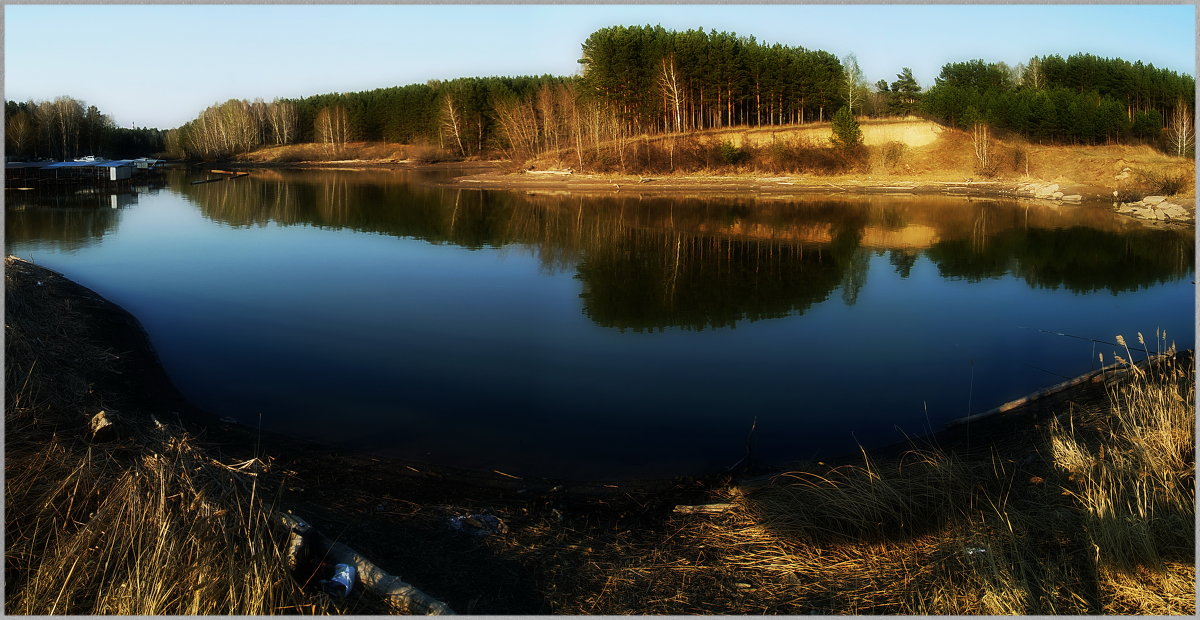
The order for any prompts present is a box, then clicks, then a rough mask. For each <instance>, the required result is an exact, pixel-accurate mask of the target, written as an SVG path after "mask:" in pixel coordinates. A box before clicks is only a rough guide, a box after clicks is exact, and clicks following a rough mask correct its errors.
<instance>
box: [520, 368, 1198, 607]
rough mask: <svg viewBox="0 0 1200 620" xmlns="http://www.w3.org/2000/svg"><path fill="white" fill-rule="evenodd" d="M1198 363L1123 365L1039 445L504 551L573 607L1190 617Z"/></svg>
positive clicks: (765, 493)
mask: <svg viewBox="0 0 1200 620" xmlns="http://www.w3.org/2000/svg"><path fill="white" fill-rule="evenodd" d="M1171 353H1173V351H1172V352H1171ZM1191 359H1192V358H1191V356H1190V355H1181V356H1178V357H1175V356H1173V355H1172V356H1170V357H1166V358H1164V361H1161V362H1160V363H1158V364H1157V365H1155V366H1153V367H1152V368H1151V369H1149V370H1140V369H1139V370H1140V371H1139V370H1130V371H1128V372H1127V375H1126V376H1125V377H1124V378H1122V379H1120V380H1115V381H1114V382H1113V383H1112V384H1111V385H1110V386H1109V388H1108V389H1109V406H1108V407H1107V408H1103V407H1101V408H1098V409H1094V410H1080V409H1077V408H1074V407H1069V408H1068V409H1067V410H1066V411H1063V412H1062V415H1060V416H1059V418H1058V420H1057V421H1051V422H1050V423H1049V424H1048V425H1047V426H1045V427H1044V428H1043V429H1042V430H1041V431H1036V432H1033V433H1032V435H1034V436H1036V437H1038V439H1037V440H1036V441H1035V442H1034V443H1032V444H1029V443H1024V444H1015V445H1006V446H1005V447H995V448H992V449H989V450H983V451H979V452H966V453H959V452H953V451H949V450H944V449H940V448H938V447H925V448H920V449H916V448H914V449H912V450H911V451H909V452H907V453H905V454H904V455H902V456H901V457H899V458H897V459H889V460H886V461H879V462H876V461H875V460H873V459H871V458H869V457H867V456H866V455H864V457H863V460H862V461H861V464H857V465H853V464H851V465H842V466H839V467H833V468H825V469H823V470H822V469H816V468H814V469H813V470H810V471H805V472H791V473H786V474H782V475H779V476H777V477H775V478H774V479H773V481H772V482H771V483H770V484H769V485H767V486H766V487H764V488H761V489H756V490H746V491H742V490H739V489H738V488H737V487H733V488H729V489H726V490H724V491H722V492H719V493H716V494H714V495H713V496H712V497H711V498H710V501H714V502H729V503H732V504H733V508H732V509H731V510H728V511H726V512H724V513H722V514H719V515H672V516H669V517H667V519H666V521H665V523H664V525H663V529H661V530H660V531H657V532H652V533H650V532H639V531H637V530H635V529H624V528H623V527H621V526H619V525H617V526H614V530H615V531H614V532H612V533H609V534H593V535H592V537H590V538H587V539H585V540H584V541H583V542H582V543H581V542H580V541H579V538H580V537H579V536H578V534H577V533H576V534H571V533H570V531H571V528H572V527H576V526H574V525H573V524H571V523H559V524H545V523H544V524H542V525H540V526H538V527H539V529H538V532H533V531H529V532H526V533H527V534H530V535H534V534H536V535H537V536H538V537H539V538H538V543H539V545H540V546H537V547H536V548H535V547H533V546H532V545H528V544H527V543H518V542H511V543H510V544H512V545H513V546H514V547H515V548H517V549H519V551H520V552H521V553H524V554H526V555H538V556H540V557H542V560H541V561H545V562H547V563H551V562H553V563H554V565H555V568H553V569H551V572H552V573H553V574H554V575H555V579H556V586H557V587H558V588H559V589H561V590H562V592H551V593H550V594H549V596H550V597H551V599H552V600H553V601H554V603H555V606H556V610H557V611H562V612H567V613H603V614H626V613H640V614H694V613H722V614H728V613H739V614H783V613H786V614H931V615H932V614H936V615H943V614H987V615H1001V614H1018V615H1034V614H1097V613H1122V614H1124V613H1137V614H1164V615H1166V614H1170V615H1174V614H1192V613H1194V612H1195V600H1194V591H1195V590H1194V588H1195V569H1194V566H1193V562H1194V553H1193V528H1192V525H1193V523H1194V459H1193V454H1194V414H1193V403H1194V371H1193V368H1192V365H1191ZM543 530H544V531H543ZM556 530H557V532H556ZM568 543H569V544H568ZM580 547H584V548H582V549H581V548H580Z"/></svg>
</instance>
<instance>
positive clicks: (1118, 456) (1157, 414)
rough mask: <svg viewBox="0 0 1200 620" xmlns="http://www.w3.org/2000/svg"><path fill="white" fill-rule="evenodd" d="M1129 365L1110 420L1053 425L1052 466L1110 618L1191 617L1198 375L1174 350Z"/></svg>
mask: <svg viewBox="0 0 1200 620" xmlns="http://www.w3.org/2000/svg"><path fill="white" fill-rule="evenodd" d="M1138 340H1139V341H1140V342H1141V344H1142V346H1143V347H1146V342H1145V339H1144V338H1143V337H1142V335H1141V334H1138ZM1119 343H1120V344H1122V345H1125V341H1124V339H1123V338H1121V339H1119ZM1126 356H1127V357H1126V358H1119V359H1131V358H1132V356H1131V354H1130V352H1129V351H1128V347H1126ZM1125 363H1126V364H1127V370H1126V371H1125V372H1127V373H1128V374H1129V375H1130V376H1131V379H1130V380H1129V381H1124V382H1120V383H1116V384H1114V385H1111V386H1110V387H1109V401H1110V403H1111V404H1110V408H1109V412H1108V415H1106V416H1103V417H1102V418H1099V419H1097V417H1096V416H1086V417H1084V418H1083V419H1074V418H1071V419H1067V420H1066V421H1062V422H1056V423H1055V424H1054V425H1053V427H1052V429H1051V447H1052V453H1053V455H1054V462H1055V465H1056V466H1057V467H1058V468H1059V469H1060V470H1062V471H1063V472H1064V473H1065V474H1066V475H1067V477H1068V479H1069V480H1071V481H1072V482H1073V485H1072V486H1071V487H1070V488H1069V492H1070V494H1071V496H1072V497H1073V498H1074V500H1075V502H1076V503H1077V505H1078V506H1079V507H1080V508H1081V509H1082V511H1083V514H1084V518H1083V523H1084V530H1085V533H1086V536H1087V539H1088V542H1089V543H1090V546H1091V549H1092V551H1093V560H1094V562H1095V565H1096V571H1097V575H1098V578H1099V580H1100V590H1101V592H1102V595H1104V596H1105V598H1106V599H1107V600H1106V604H1105V611H1106V612H1109V613H1190V611H1189V610H1192V611H1194V598H1193V595H1194V592H1195V568H1194V549H1195V529H1194V526H1195V410H1194V403H1195V370H1194V367H1193V365H1192V363H1191V358H1190V357H1189V356H1178V355H1176V354H1175V351H1174V348H1173V347H1172V348H1170V349H1168V350H1167V351H1166V352H1165V355H1162V356H1160V357H1159V359H1158V360H1157V362H1155V363H1150V364H1146V365H1145V366H1144V367H1139V366H1135V365H1133V364H1132V363H1129V362H1125Z"/></svg>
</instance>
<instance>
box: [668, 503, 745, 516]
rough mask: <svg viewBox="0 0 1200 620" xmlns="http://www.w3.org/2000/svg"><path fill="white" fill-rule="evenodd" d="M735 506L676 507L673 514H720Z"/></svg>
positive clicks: (700, 505) (702, 505)
mask: <svg viewBox="0 0 1200 620" xmlns="http://www.w3.org/2000/svg"><path fill="white" fill-rule="evenodd" d="M732 509H733V504H699V505H697V506H685V505H679V506H676V507H675V509H674V510H673V511H672V512H677V513H680V514H689V515H694V514H720V513H722V512H725V511H727V510H732Z"/></svg>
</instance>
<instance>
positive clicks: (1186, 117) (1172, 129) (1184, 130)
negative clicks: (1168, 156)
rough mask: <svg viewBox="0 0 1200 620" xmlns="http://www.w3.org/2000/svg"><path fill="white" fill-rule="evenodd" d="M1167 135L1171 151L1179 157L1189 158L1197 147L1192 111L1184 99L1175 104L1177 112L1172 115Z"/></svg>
mask: <svg viewBox="0 0 1200 620" xmlns="http://www.w3.org/2000/svg"><path fill="white" fill-rule="evenodd" d="M1166 135H1167V141H1168V144H1170V147H1171V151H1173V152H1174V153H1175V155H1176V156H1178V157H1186V156H1188V155H1189V154H1190V153H1191V152H1192V149H1194V148H1195V146H1196V127H1195V124H1194V123H1193V119H1192V109H1191V108H1190V107H1189V106H1188V104H1187V102H1186V101H1184V100H1183V99H1182V98H1181V99H1179V100H1178V101H1177V102H1176V103H1175V111H1174V112H1173V113H1172V114H1171V122H1170V123H1169V124H1168V126H1167V132H1166Z"/></svg>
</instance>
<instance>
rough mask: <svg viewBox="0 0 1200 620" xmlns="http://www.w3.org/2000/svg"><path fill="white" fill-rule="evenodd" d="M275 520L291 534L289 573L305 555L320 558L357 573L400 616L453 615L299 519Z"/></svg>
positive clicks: (288, 557) (431, 599) (282, 516)
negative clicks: (346, 565)
mask: <svg viewBox="0 0 1200 620" xmlns="http://www.w3.org/2000/svg"><path fill="white" fill-rule="evenodd" d="M279 520H280V521H281V522H282V523H283V524H284V526H285V527H287V528H288V530H289V532H291V533H290V535H289V537H288V543H287V549H286V551H285V553H286V558H287V560H288V563H289V567H290V568H292V569H293V570H295V568H296V566H299V565H300V563H301V561H302V558H303V557H304V556H305V555H306V554H307V555H309V556H317V557H324V558H325V559H326V560H328V561H330V562H332V563H335V564H349V565H351V566H353V567H354V568H355V569H356V570H357V571H358V581H359V583H361V584H362V586H363V587H364V588H367V589H368V590H370V591H371V592H373V593H375V594H376V595H378V596H379V597H381V598H382V599H384V600H385V601H387V602H388V604H390V605H391V606H393V607H395V608H396V610H397V611H399V612H400V613H403V614H409V615H427V616H447V615H454V611H453V610H452V609H450V606H449V605H446V604H445V603H443V602H442V601H439V600H438V599H436V598H433V597H432V596H429V595H428V594H425V593H424V592H422V591H420V590H419V589H417V588H416V587H415V586H413V585H412V584H409V583H406V582H405V581H403V580H402V579H400V578H399V577H397V576H395V575H392V574H389V573H387V572H385V571H384V570H383V569H381V568H379V567H378V566H376V565H375V563H374V562H372V561H370V560H368V559H367V558H365V557H363V556H362V555H361V554H359V553H358V552H357V551H355V550H353V549H351V548H350V547H347V546H346V545H344V544H342V543H339V542H334V541H331V540H329V539H328V538H326V537H325V536H324V535H322V534H321V533H320V532H318V531H317V530H316V528H314V527H312V526H311V525H309V524H308V523H306V522H305V521H304V520H303V519H300V518H299V517H296V516H294V515H290V514H283V513H280V514H279ZM293 562H294V563H295V564H293Z"/></svg>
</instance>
